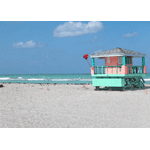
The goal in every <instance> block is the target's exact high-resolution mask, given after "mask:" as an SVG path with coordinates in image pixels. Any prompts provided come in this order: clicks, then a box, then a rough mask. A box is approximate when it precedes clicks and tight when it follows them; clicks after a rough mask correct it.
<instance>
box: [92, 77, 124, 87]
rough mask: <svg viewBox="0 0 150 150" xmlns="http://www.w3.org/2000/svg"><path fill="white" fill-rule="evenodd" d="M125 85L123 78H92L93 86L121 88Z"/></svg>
mask: <svg viewBox="0 0 150 150" xmlns="http://www.w3.org/2000/svg"><path fill="white" fill-rule="evenodd" d="M124 84H125V80H124V78H93V79H92V85H93V86H110V87H123V86H124Z"/></svg>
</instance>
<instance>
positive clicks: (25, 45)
mask: <svg viewBox="0 0 150 150" xmlns="http://www.w3.org/2000/svg"><path fill="white" fill-rule="evenodd" d="M12 46H13V48H17V49H18V48H35V47H43V46H44V44H42V43H41V42H39V43H38V44H36V42H33V40H31V41H27V42H26V43H23V42H18V43H13V45H12Z"/></svg>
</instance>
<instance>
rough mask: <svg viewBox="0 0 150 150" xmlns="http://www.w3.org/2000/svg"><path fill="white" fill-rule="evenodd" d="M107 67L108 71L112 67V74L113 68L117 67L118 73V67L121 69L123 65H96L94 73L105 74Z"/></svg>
mask: <svg viewBox="0 0 150 150" xmlns="http://www.w3.org/2000/svg"><path fill="white" fill-rule="evenodd" d="M105 68H107V73H108V68H111V72H112V74H113V68H116V73H115V74H118V68H120V69H121V65H119V66H95V67H94V74H105Z"/></svg>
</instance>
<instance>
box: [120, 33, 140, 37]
mask: <svg viewBox="0 0 150 150" xmlns="http://www.w3.org/2000/svg"><path fill="white" fill-rule="evenodd" d="M137 35H139V34H138V33H137V32H133V33H127V34H124V35H122V37H133V36H137Z"/></svg>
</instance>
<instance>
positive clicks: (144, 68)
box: [144, 66, 146, 74]
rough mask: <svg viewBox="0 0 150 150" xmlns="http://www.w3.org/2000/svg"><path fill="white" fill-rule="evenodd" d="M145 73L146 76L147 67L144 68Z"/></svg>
mask: <svg viewBox="0 0 150 150" xmlns="http://www.w3.org/2000/svg"><path fill="white" fill-rule="evenodd" d="M144 73H145V74H146V66H144Z"/></svg>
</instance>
